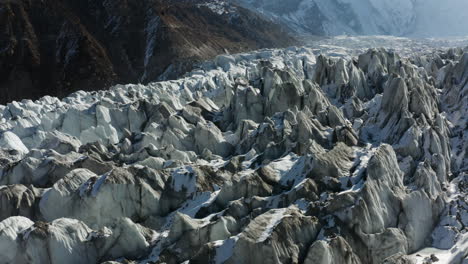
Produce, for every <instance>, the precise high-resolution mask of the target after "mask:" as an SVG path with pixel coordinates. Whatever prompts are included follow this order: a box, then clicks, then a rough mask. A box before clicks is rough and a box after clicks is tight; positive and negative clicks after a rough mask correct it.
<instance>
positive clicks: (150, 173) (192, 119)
mask: <svg viewBox="0 0 468 264" xmlns="http://www.w3.org/2000/svg"><path fill="white" fill-rule="evenodd" d="M452 53H453V54H452ZM452 53H450V54H452V55H448V54H445V53H443V52H440V54H439V55H437V56H436V57H435V58H433V59H432V57H430V56H432V55H427V56H428V57H427V58H425V59H422V58H419V59H410V58H405V57H400V56H399V55H397V54H396V53H394V52H390V51H387V50H384V49H372V50H369V51H367V52H366V53H364V54H362V55H361V56H359V57H357V58H353V59H350V60H348V59H345V58H341V59H336V58H331V57H327V56H320V57H315V56H314V55H313V52H312V51H311V50H310V49H308V48H290V49H285V50H261V51H257V52H254V53H245V54H237V55H229V56H226V55H223V56H220V57H218V58H217V59H216V60H214V61H213V62H211V63H210V62H208V63H206V65H204V66H203V67H204V68H203V69H202V70H199V71H194V72H192V73H191V74H190V75H189V76H187V77H186V78H184V79H180V80H176V81H166V82H158V83H151V84H149V85H147V86H143V85H125V86H123V85H121V86H116V87H114V88H112V89H111V90H109V91H100V92H96V93H87V92H77V93H74V94H71V95H70V96H69V97H67V98H65V99H63V100H61V101H60V100H58V99H55V98H52V97H45V98H43V99H41V100H38V101H36V102H29V101H24V102H22V103H12V104H8V105H7V106H5V107H3V108H1V111H2V112H1V113H2V115H1V119H2V123H1V125H0V134H1V135H3V136H2V138H1V140H2V141H0V142H3V143H2V145H1V148H2V150H1V152H0V158H1V159H0V161H1V162H0V166H1V167H0V169H1V170H0V183H1V184H2V185H3V186H2V187H1V188H0V200H1V203H2V209H3V208H4V210H2V214H1V220H2V222H0V246H1V248H2V249H7V250H6V251H2V252H1V253H0V254H3V255H1V256H3V258H1V259H2V260H5V262H6V263H8V262H10V263H11V262H15V263H30V262H33V263H35V262H37V263H63V262H72V263H74V262H76V263H82V262H87V263H101V262H105V261H115V262H125V261H139V262H144V263H146V262H155V263H183V262H186V261H190V262H194V263H258V262H268V263H330V264H333V263H336V264H337V263H340V264H341V263H344V264H359V263H412V261H416V260H417V258H418V255H419V256H424V254H425V253H424V252H426V251H424V250H423V251H420V250H421V249H423V248H425V247H428V246H434V247H437V248H440V249H443V250H447V249H450V250H451V251H447V252H458V253H456V254H454V255H453V258H452V259H454V260H458V259H460V258H461V257H463V258H464V257H465V255H466V254H465V255H464V253H463V252H462V250H463V249H464V245H465V244H464V243H465V242H464V241H466V240H465V234H466V230H465V229H466V228H465V227H466V223H465V222H466V221H465V220H466V219H465V218H466V214H465V211H466V210H465V207H466V203H464V202H463V201H464V200H463V199H465V198H466V197H465V195H464V193H466V190H465V189H466V179H465V178H466V173H465V167H466V166H465V165H466V164H467V163H466V155H465V154H464V152H463V150H460V149H462V148H461V147H460V146H464V144H465V140H464V139H463V135H464V134H465V133H464V131H465V130H466V127H465V126H464V123H463V117H462V116H461V114H460V113H464V112H463V111H465V110H464V109H465V108H466V107H465V106H464V105H463V102H464V101H463V100H464V98H465V97H466V96H465V94H464V93H463V89H465V88H460V87H465V83H464V82H463V81H462V79H464V78H465V75H466V74H464V73H463V72H464V68H463V66H459V65H463V64H464V61H465V59H466V56H465V55H462V54H459V53H456V52H453V51H452ZM433 56H435V55H433ZM441 57H443V58H444V61H442V62H441V61H440V60H441ZM429 64H430V65H429ZM426 69H430V71H428V70H426ZM434 73H437V74H434ZM434 76H438V77H437V79H434ZM458 92H460V93H461V94H460V97H461V99H458V98H455V97H454V96H453V93H458ZM443 111H445V112H443ZM457 133H461V134H462V137H461V138H460V134H458V135H457ZM19 252H24V254H20V253H19ZM460 252H462V253H460ZM414 254H418V255H414ZM437 254H439V253H436V255H437ZM0 261H1V260H0ZM115 262H108V263H115Z"/></svg>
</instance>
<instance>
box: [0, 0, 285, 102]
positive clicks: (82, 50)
mask: <svg viewBox="0 0 468 264" xmlns="http://www.w3.org/2000/svg"><path fill="white" fill-rule="evenodd" d="M293 41H294V40H293V39H292V37H290V36H289V35H288V34H286V33H285V32H284V31H282V29H281V28H279V27H278V26H277V25H276V24H273V23H271V22H268V21H266V20H264V19H262V18H261V17H259V16H258V15H256V14H254V13H253V12H251V11H248V10H246V9H244V8H241V7H238V6H234V5H232V4H227V3H221V2H217V1H212V0H197V1H161V0H142V1H129V0H116V1H109V0H98V1H94V0H93V1H91V0H89V1H88V0H85V1H75V0H41V1H39V0H38V1H31V0H15V1H0V103H7V102H10V101H13V100H20V99H24V98H27V99H37V98H39V97H40V96H44V95H54V96H59V97H64V96H66V95H68V94H69V93H71V92H73V91H77V90H97V89H103V88H105V89H107V88H108V87H110V86H111V85H112V84H116V83H138V82H141V83H147V82H149V81H154V80H157V79H158V78H163V79H164V78H174V77H175V76H177V75H178V74H181V73H182V74H183V73H185V72H186V71H188V70H190V69H191V67H192V64H193V62H194V61H199V60H204V59H209V58H213V57H214V56H216V55H218V54H224V53H226V52H231V53H235V52H240V51H245V50H251V49H258V48H265V47H282V46H288V45H290V44H291V43H292V42H293Z"/></svg>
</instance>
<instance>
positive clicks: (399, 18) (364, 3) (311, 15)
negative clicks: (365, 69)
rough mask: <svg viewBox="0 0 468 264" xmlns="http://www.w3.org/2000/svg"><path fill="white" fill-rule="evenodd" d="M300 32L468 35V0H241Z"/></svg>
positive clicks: (317, 33) (247, 5) (251, 7)
mask: <svg viewBox="0 0 468 264" xmlns="http://www.w3.org/2000/svg"><path fill="white" fill-rule="evenodd" d="M236 1H238V2H239V3H241V4H242V5H243V6H245V7H248V8H250V9H253V10H256V11H257V12H260V13H262V14H264V15H265V16H267V17H270V18H271V19H273V20H274V21H278V22H282V23H284V24H285V25H287V26H289V27H290V28H291V29H293V30H294V31H296V32H298V33H306V34H314V35H341V34H350V35H381V34H383V35H396V36H431V37H433V36H454V35H468V28H467V27H466V23H467V22H466V21H468V20H467V19H468V14H467V13H466V10H468V1H465V0H447V1H439V0H287V1H284V0H283V1H282V0H236Z"/></svg>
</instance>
